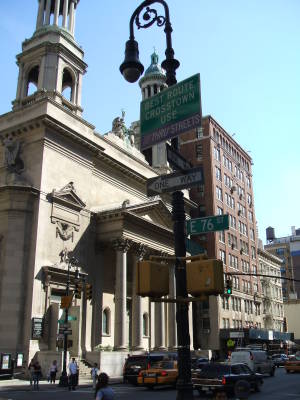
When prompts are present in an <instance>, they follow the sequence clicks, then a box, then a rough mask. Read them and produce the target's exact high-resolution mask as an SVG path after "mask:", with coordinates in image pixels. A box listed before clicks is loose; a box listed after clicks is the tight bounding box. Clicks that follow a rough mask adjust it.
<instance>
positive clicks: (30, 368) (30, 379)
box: [28, 358, 34, 386]
mask: <svg viewBox="0 0 300 400" xmlns="http://www.w3.org/2000/svg"><path fill="white" fill-rule="evenodd" d="M33 366H34V359H33V358H32V360H31V361H30V363H29V365H28V372H29V382H30V386H32V381H33Z"/></svg>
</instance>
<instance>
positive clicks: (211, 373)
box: [199, 364, 230, 378]
mask: <svg viewBox="0 0 300 400" xmlns="http://www.w3.org/2000/svg"><path fill="white" fill-rule="evenodd" d="M229 373H230V366H229V365H225V364H211V365H210V364H207V365H205V366H204V367H203V368H202V370H201V372H200V374H199V375H200V376H201V377H203V378H215V377H219V376H222V375H226V374H229Z"/></svg>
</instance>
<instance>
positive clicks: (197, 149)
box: [196, 144, 203, 160]
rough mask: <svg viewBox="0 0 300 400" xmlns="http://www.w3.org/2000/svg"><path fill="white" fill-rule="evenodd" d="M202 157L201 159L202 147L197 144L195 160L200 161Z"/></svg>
mask: <svg viewBox="0 0 300 400" xmlns="http://www.w3.org/2000/svg"><path fill="white" fill-rule="evenodd" d="M202 157H203V146H202V144H197V146H196V158H197V160H202Z"/></svg>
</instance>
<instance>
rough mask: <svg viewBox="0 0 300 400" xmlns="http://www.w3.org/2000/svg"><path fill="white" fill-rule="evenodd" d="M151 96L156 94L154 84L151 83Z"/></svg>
mask: <svg viewBox="0 0 300 400" xmlns="http://www.w3.org/2000/svg"><path fill="white" fill-rule="evenodd" d="M150 94H151V95H150V97H152V96H154V86H153V85H151V86H150Z"/></svg>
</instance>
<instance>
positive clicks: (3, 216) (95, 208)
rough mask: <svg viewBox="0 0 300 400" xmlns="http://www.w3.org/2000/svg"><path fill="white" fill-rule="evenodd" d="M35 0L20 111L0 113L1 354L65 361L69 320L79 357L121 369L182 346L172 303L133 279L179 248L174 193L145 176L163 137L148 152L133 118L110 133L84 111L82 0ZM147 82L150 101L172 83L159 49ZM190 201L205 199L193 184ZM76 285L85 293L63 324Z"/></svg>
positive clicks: (161, 158)
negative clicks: (144, 354) (78, 21)
mask: <svg viewBox="0 0 300 400" xmlns="http://www.w3.org/2000/svg"><path fill="white" fill-rule="evenodd" d="M38 3H39V6H38V12H37V22H36V29H35V31H34V33H33V35H32V37H31V38H30V39H27V40H25V41H24V42H23V44H22V52H21V53H20V54H18V55H17V65H18V68H19V77H18V82H17V92H16V98H15V99H14V101H13V107H12V110H11V111H9V112H8V113H6V114H4V115H1V116H0V352H7V353H10V354H12V357H13V358H15V357H17V355H18V354H19V355H20V354H21V355H22V356H23V360H24V366H25V365H27V364H28V363H29V361H30V360H31V359H32V358H33V357H34V358H36V359H38V360H39V361H40V362H41V364H42V367H43V369H44V371H46V370H47V368H48V367H49V365H50V363H51V362H52V361H53V360H54V359H57V360H58V363H59V366H61V362H62V353H63V337H64V335H63V332H64V329H68V331H69V335H68V351H69V353H70V355H71V356H74V357H77V358H79V359H81V358H82V359H85V360H87V361H88V362H90V363H93V362H97V363H98V364H100V368H101V369H102V370H105V371H106V372H108V373H109V374H110V375H121V373H122V366H123V361H124V359H125V357H126V356H127V354H128V353H129V352H132V351H146V350H150V349H157V350H167V349H174V348H175V347H176V344H177V340H176V318H175V305H174V303H161V302H160V303H158V302H156V303H154V302H151V301H149V298H147V297H145V298H142V297H140V296H138V295H137V294H136V285H135V279H136V278H135V276H136V263H137V261H138V260H140V259H143V258H146V259H147V257H149V256H150V255H162V256H164V255H173V254H174V234H173V221H172V213H171V197H170V195H168V194H166V195H162V196H154V197H147V194H146V184H147V179H149V178H153V177H155V176H157V175H159V174H161V173H166V171H167V170H168V168H169V166H168V164H167V162H166V158H165V154H164V153H163V152H164V151H165V146H164V147H162V148H161V147H160V146H159V145H156V146H154V147H153V148H152V149H151V151H152V153H151V154H150V153H149V151H148V153H145V154H143V153H141V152H140V150H139V148H138V147H139V124H138V123H133V124H132V125H131V127H130V128H129V129H127V128H126V126H125V124H124V115H122V116H121V117H117V118H115V120H114V121H113V123H112V130H111V132H109V133H107V134H105V135H101V134H98V133H97V132H96V131H95V127H94V126H93V125H92V124H91V123H90V122H88V121H86V120H85V119H84V117H83V116H84V112H83V109H82V107H81V91H82V77H83V75H84V74H85V72H86V68H87V65H86V63H85V61H84V53H83V50H82V48H81V47H80V46H79V45H78V44H77V43H76V41H75V37H74V27H75V14H76V12H77V9H78V11H79V10H80V6H79V0H39V2H38ZM79 12H80V11H79ZM12 84H14V83H13V82H12ZM140 86H141V91H142V95H141V97H143V98H145V97H147V96H151V95H153V94H155V93H156V92H158V91H159V90H161V89H162V88H163V87H165V86H166V85H165V79H164V73H163V71H162V70H160V69H159V67H158V59H157V55H156V54H155V53H154V54H153V55H152V58H151V66H150V67H149V69H148V70H147V71H146V73H145V75H144V77H143V78H142V79H141V81H140ZM137 101H140V99H137ZM125 106H126V105H125ZM162 153H163V154H162ZM160 166H161V168H160ZM185 207H186V212H187V214H189V213H190V212H191V210H192V209H194V208H195V207H196V205H195V203H194V202H192V201H191V200H190V199H189V197H188V194H187V192H185ZM171 269H172V268H171ZM172 271H173V274H170V282H169V293H170V296H171V297H174V293H175V280H174V269H173V270H172ZM87 285H92V286H91V287H90V286H89V289H90V292H92V293H90V292H89V293H88V294H87V291H86V290H85V289H86V287H88V286H87ZM67 287H69V293H70V294H72V293H73V292H76V293H75V296H73V297H72V303H71V306H70V308H69V317H68V323H67V327H66V326H65V324H64V309H63V308H62V307H61V301H62V298H64V296H65V295H66V294H67V292H66V290H67ZM190 314H191V307H190ZM190 335H191V342H192V318H191V315H190Z"/></svg>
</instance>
